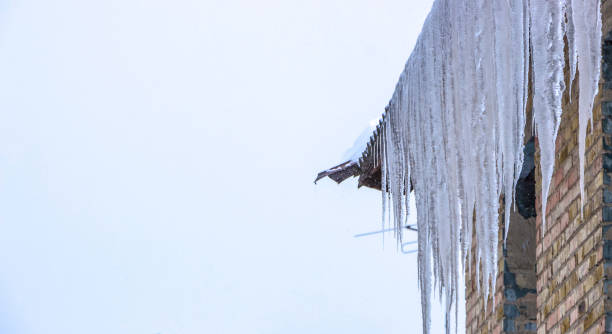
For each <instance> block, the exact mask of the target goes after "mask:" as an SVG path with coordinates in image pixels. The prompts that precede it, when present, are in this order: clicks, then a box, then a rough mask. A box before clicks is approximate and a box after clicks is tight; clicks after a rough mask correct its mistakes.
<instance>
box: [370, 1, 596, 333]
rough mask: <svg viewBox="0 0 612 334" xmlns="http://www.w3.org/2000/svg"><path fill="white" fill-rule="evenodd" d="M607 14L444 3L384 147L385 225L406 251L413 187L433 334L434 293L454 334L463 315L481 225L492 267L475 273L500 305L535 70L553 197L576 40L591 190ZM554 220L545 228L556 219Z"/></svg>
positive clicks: (403, 89)
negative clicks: (591, 124) (589, 138)
mask: <svg viewBox="0 0 612 334" xmlns="http://www.w3.org/2000/svg"><path fill="white" fill-rule="evenodd" d="M599 6H600V4H599V0H566V1H546V0H531V1H529V0H517V1H489V0H437V1H436V2H435V3H434V5H433V7H432V10H431V12H430V14H429V16H428V18H427V20H426V22H425V24H424V26H423V30H422V32H421V35H420V37H419V40H418V41H417V44H416V46H415V48H414V51H413V52H412V54H411V55H410V57H409V59H408V61H407V63H406V65H405V68H404V71H403V72H402V73H401V75H400V78H399V81H398V83H397V86H396V88H395V91H394V93H393V96H392V98H391V100H390V102H389V105H388V107H387V111H386V112H385V115H384V117H383V123H382V132H381V134H380V135H379V136H378V138H377V140H378V142H377V143H376V144H375V148H376V150H378V151H380V154H381V155H380V158H381V161H382V174H381V175H382V180H381V184H382V189H383V191H382V197H383V229H384V228H385V226H386V225H387V224H391V221H392V222H393V225H394V227H395V231H396V232H395V235H396V237H397V239H398V242H399V243H401V239H402V234H401V229H400V227H401V226H403V225H404V224H405V222H406V219H407V215H408V214H409V212H408V205H407V203H408V200H409V196H410V195H411V192H410V190H411V185H412V188H413V190H414V196H415V199H416V203H417V210H416V211H417V212H416V214H417V222H418V230H419V233H418V261H419V266H418V267H419V268H418V270H419V271H418V275H419V282H420V289H421V304H422V312H423V332H424V333H429V329H430V320H429V318H430V317H429V314H430V305H429V303H430V300H429V296H430V295H431V293H432V291H436V292H438V293H439V295H440V296H442V297H443V298H442V299H443V300H444V302H445V303H446V310H447V321H446V330H447V333H448V332H450V330H451V328H452V327H453V313H454V314H455V316H454V317H455V321H456V310H457V308H456V307H457V305H458V303H459V302H462V301H460V300H459V297H458V295H459V294H458V290H459V288H460V287H461V288H462V286H460V285H459V282H460V281H461V279H462V276H461V275H463V273H464V272H465V271H464V268H465V264H466V262H467V265H468V266H469V265H470V259H471V255H472V254H471V252H472V249H471V244H472V227H474V228H475V229H476V230H475V238H476V240H475V241H476V248H475V249H474V251H475V252H476V253H475V254H474V255H475V258H476V259H477V264H478V263H479V264H480V266H479V265H476V267H475V269H476V270H477V275H481V277H482V279H483V280H482V281H483V284H482V286H481V287H480V288H482V289H483V293H484V296H485V300H487V298H488V297H489V295H492V296H493V297H494V294H493V293H492V292H491V291H489V290H490V287H495V283H496V282H495V280H496V273H497V258H498V254H497V250H498V233H499V229H498V221H499V219H500V217H499V211H500V197H501V195H503V198H504V199H505V200H504V201H503V202H501V203H503V205H504V217H503V219H504V223H505V231H508V228H509V221H510V220H509V215H510V210H511V209H512V203H513V200H514V189H515V186H516V182H517V180H518V178H519V176H520V172H521V168H522V165H523V141H524V135H525V134H524V128H525V121H526V116H525V109H526V104H527V94H528V92H527V91H528V89H527V87H528V73H529V67H530V65H531V69H532V71H533V72H532V73H533V82H532V83H533V118H534V128H535V132H536V135H537V136H538V142H539V145H540V154H541V155H540V157H541V158H540V168H541V170H542V198H547V197H548V191H549V187H550V181H551V178H552V173H553V169H554V162H555V140H556V137H557V133H558V130H559V124H560V121H561V112H562V104H561V97H562V95H563V93H564V91H565V84H564V81H563V79H564V72H563V69H564V67H565V59H564V53H563V48H564V44H563V43H564V41H563V39H564V36H567V39H568V47H569V51H570V52H569V60H570V64H569V65H570V66H569V70H570V78H571V80H570V86H571V81H572V80H573V79H574V76H575V74H576V72H578V73H579V74H580V75H579V76H578V80H579V83H578V88H579V91H580V97H581V99H580V100H579V121H580V129H579V146H580V156H581V163H580V170H581V177H580V184H581V188H583V187H584V186H583V185H584V182H583V180H582V178H583V174H584V162H583V155H584V138H585V135H586V124H587V122H588V120H590V118H591V112H592V106H593V99H594V97H595V95H596V94H597V83H598V80H599V66H600V65H599V64H600V58H601V42H600V40H601V17H600V16H601V15H600V12H599ZM594 18H596V20H594ZM594 21H597V24H595V25H594V24H592V23H593V22H594ZM530 43H531V45H530ZM530 47H531V50H532V53H531V58H530V52H529V51H530ZM377 154H378V153H377ZM545 212H546V201H543V202H542V213H545ZM542 217H544V215H542ZM472 222H474V224H472ZM542 222H543V228H545V225H544V224H545V219H542ZM504 237H505V236H504ZM480 268H482V271H481V272H478V271H479V270H480ZM453 310H454V311H455V312H453ZM455 327H456V324H455Z"/></svg>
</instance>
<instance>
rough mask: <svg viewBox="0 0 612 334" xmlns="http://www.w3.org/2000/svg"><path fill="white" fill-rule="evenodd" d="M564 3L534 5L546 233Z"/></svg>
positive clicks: (537, 128) (535, 96)
mask: <svg viewBox="0 0 612 334" xmlns="http://www.w3.org/2000/svg"><path fill="white" fill-rule="evenodd" d="M564 8H565V6H564V3H563V2H562V1H548V0H536V1H533V2H532V3H531V22H532V25H531V41H532V47H531V50H532V53H533V77H534V82H533V90H534V94H533V119H534V124H535V131H536V135H537V137H538V143H539V145H540V168H541V170H542V231H545V230H546V204H547V201H548V191H549V189H550V181H551V179H552V174H553V170H554V164H555V140H556V138H557V132H558V131H559V124H560V123H561V112H562V109H561V97H562V95H563V91H564V90H565V83H564V82H563V67H564V66H565V60H564V54H563V20H565V13H564V12H563V10H564Z"/></svg>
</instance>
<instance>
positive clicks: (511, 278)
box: [466, 0, 612, 334]
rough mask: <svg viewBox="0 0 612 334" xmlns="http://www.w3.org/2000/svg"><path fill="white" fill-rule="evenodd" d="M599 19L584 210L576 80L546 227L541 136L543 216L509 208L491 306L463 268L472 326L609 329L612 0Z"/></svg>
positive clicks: (476, 329)
mask: <svg viewBox="0 0 612 334" xmlns="http://www.w3.org/2000/svg"><path fill="white" fill-rule="evenodd" d="M602 19H603V29H602V31H603V62H602V80H601V81H600V93H599V96H598V97H597V98H596V100H595V104H594V110H593V122H592V124H591V126H589V128H588V129H587V139H586V155H585V176H584V180H585V203H584V208H583V212H582V215H581V210H580V208H581V202H580V184H579V160H578V110H577V109H578V99H579V96H578V94H577V81H574V84H573V87H572V91H571V94H572V98H571V99H570V92H569V90H566V94H565V96H564V98H563V114H562V119H561V126H560V129H559V134H558V137H557V143H556V162H555V171H554V174H553V180H552V182H551V186H550V192H549V197H548V206H547V212H546V222H547V227H546V230H544V231H543V230H542V229H541V218H542V217H541V201H542V199H541V198H540V196H541V191H540V189H541V173H540V169H539V152H538V150H537V147H538V145H537V144H536V145H535V147H536V152H535V165H536V169H535V189H536V191H535V194H536V198H535V209H536V213H537V215H538V216H537V217H536V218H535V219H534V218H530V219H526V218H523V217H521V216H520V215H518V214H517V213H512V219H511V225H510V231H509V235H508V243H507V244H506V245H505V246H504V245H503V242H502V241H500V245H499V247H500V258H499V271H498V280H497V282H498V284H497V286H496V287H495V296H496V298H495V303H494V304H492V303H491V302H489V304H488V307H487V308H486V310H485V308H484V302H483V298H482V296H481V294H480V293H479V292H478V291H477V289H476V287H477V284H476V277H475V271H474V270H472V271H471V272H466V278H467V279H466V312H467V314H466V327H467V331H466V332H467V333H534V332H536V331H537V333H538V334H543V333H560V334H562V333H612V0H603V1H602ZM578 76H579V74H578ZM568 79H569V78H568V75H567V73H566V81H567V80H568ZM566 83H567V84H569V83H568V82H566ZM567 87H569V85H567ZM529 109H530V106H528V110H527V112H528V116H529V114H530V111H531V110H529ZM528 123H529V122H528ZM528 127H529V124H528ZM530 132H531V129H528V131H527V133H530ZM536 140H537V138H536ZM502 229H503V227H500V231H502ZM500 240H502V239H501V232H500ZM472 263H474V259H472ZM472 269H473V266H472Z"/></svg>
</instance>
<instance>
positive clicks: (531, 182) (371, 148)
mask: <svg viewBox="0 0 612 334" xmlns="http://www.w3.org/2000/svg"><path fill="white" fill-rule="evenodd" d="M385 116H386V112H385V113H384V114H383V117H382V118H381V120H380V122H379V124H378V126H377V127H376V130H374V133H373V134H372V136H370V141H369V142H368V144H367V146H366V148H365V150H364V151H363V153H362V155H361V158H359V161H352V160H348V161H345V162H343V163H341V164H339V165H337V166H334V167H332V168H329V169H327V170H324V171H322V172H320V173H319V174H318V175H317V178H316V179H315V183H317V181H319V180H321V179H323V178H325V177H329V178H330V179H332V180H334V181H335V182H336V183H341V182H343V181H344V180H346V179H348V178H349V177H351V176H359V180H358V183H357V185H358V187H361V186H366V187H369V188H373V189H377V190H381V188H382V187H381V161H380V157H381V154H380V153H379V152H380V146H381V145H380V135H381V132H382V130H381V129H382V125H383V121H384V119H385ZM523 153H524V160H523V169H522V171H521V174H520V176H519V179H518V182H517V184H516V188H515V190H516V191H515V197H516V198H515V203H516V207H517V209H518V211H519V213H520V214H521V215H522V216H523V217H525V218H529V217H535V215H536V211H535V177H534V173H535V161H534V153H535V144H534V138H533V137H531V138H530V140H529V141H528V142H527V143H526V144H525V146H524V148H523ZM411 184H412V182H411ZM411 188H412V187H411Z"/></svg>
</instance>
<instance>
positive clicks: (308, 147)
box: [0, 0, 441, 334]
mask: <svg viewBox="0 0 612 334" xmlns="http://www.w3.org/2000/svg"><path fill="white" fill-rule="evenodd" d="M430 7H431V1H421V0H419V1H416V0H411V1H410V0H403V1H401V0H397V1H348V0H346V1H334V0H331V1H330V0H325V1H212V2H211V1H201V0H200V1H197V0H191V1H190V0H174V1H169V0H168V1H151V0H114V1H84V0H72V1H71V0H56V1H49V0H38V1H37V0H29V1H28V0H23V1H21V0H6V1H2V2H0V73H1V74H0V333H3V334H4V333H20V334H21V333H31V334H39V333H58V334H60V333H61V334H69V333H79V334H80V333H89V334H96V333H104V334H108V333H126V334H136V333H142V334H154V333H163V334H170V333H414V332H420V328H421V327H420V326H421V324H420V310H419V306H418V304H419V297H418V289H417V282H416V272H417V270H416V256H415V255H400V254H398V253H397V252H396V250H395V247H394V243H393V242H392V241H391V236H390V235H389V237H388V238H387V240H388V242H387V247H386V248H385V249H383V248H382V244H381V240H380V238H378V237H370V238H361V239H355V238H353V237H352V236H353V235H354V234H356V233H361V232H368V231H372V230H376V229H378V228H379V226H380V215H381V212H380V193H378V192H376V191H373V190H369V189H360V190H357V189H356V185H355V182H354V181H352V182H346V183H345V184H342V185H340V186H336V185H335V184H334V183H333V182H331V181H329V180H325V181H322V182H320V183H319V185H317V186H314V185H313V183H312V181H313V179H314V177H315V175H316V173H317V172H318V171H319V170H322V169H325V168H327V167H330V166H332V165H334V164H336V163H339V162H341V161H339V159H340V158H341V157H342V155H343V153H344V152H345V150H346V149H348V148H349V147H350V146H351V145H352V143H353V140H354V139H355V137H357V136H358V135H359V134H360V133H361V131H362V129H363V128H364V127H365V126H367V123H368V121H369V120H371V119H372V118H374V117H377V116H379V115H380V114H381V112H382V111H383V108H384V106H385V105H386V103H387V101H388V99H389V97H390V96H391V93H392V91H393V88H394V86H395V82H396V80H397V78H398V77H399V74H400V72H401V70H402V68H403V64H404V62H405V61H406V59H407V57H408V55H409V54H410V51H411V49H412V46H413V44H414V42H415V40H416V37H417V35H418V32H419V31H420V29H421V25H422V23H423V21H424V19H425V15H426V14H427V12H428V11H429V8H430ZM435 312H436V313H439V309H437V308H436V309H435ZM440 319H441V318H437V319H434V323H435V324H434V332H437V331H439V329H440V324H439V320H440Z"/></svg>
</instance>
